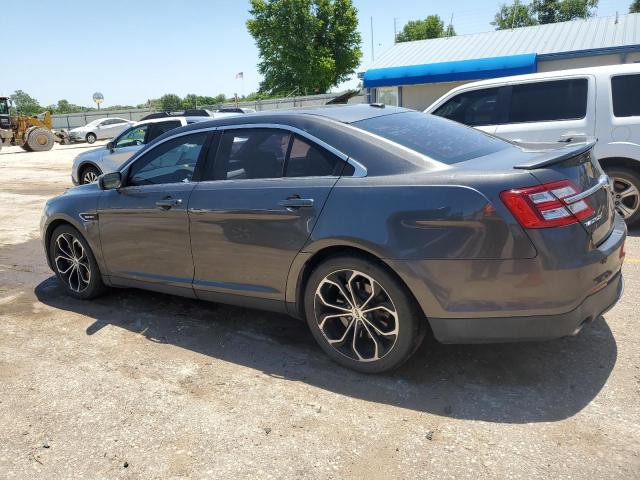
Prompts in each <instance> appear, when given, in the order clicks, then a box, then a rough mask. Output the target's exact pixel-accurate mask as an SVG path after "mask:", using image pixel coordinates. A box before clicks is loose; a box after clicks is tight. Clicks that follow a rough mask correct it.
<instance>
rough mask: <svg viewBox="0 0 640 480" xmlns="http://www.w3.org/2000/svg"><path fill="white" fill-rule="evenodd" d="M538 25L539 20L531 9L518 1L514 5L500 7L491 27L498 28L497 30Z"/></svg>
mask: <svg viewBox="0 0 640 480" xmlns="http://www.w3.org/2000/svg"><path fill="white" fill-rule="evenodd" d="M537 24H538V20H537V19H536V18H535V16H534V15H533V13H532V11H531V7H530V6H529V5H525V4H522V3H520V2H518V1H517V0H516V1H515V2H514V3H513V5H506V4H502V5H500V10H499V11H498V13H496V14H495V16H494V17H493V22H491V25H493V26H494V27H496V30H507V29H509V28H518V27H529V26H531V25H537Z"/></svg>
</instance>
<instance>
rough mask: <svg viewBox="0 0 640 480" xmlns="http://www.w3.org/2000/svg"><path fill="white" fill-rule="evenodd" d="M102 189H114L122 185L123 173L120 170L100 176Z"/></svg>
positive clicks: (99, 180) (99, 183) (99, 184)
mask: <svg viewBox="0 0 640 480" xmlns="http://www.w3.org/2000/svg"><path fill="white" fill-rule="evenodd" d="M98 186H99V187H100V190H113V189H116V188H120V187H121V186H122V174H121V173H120V172H111V173H105V174H103V175H100V176H99V177H98Z"/></svg>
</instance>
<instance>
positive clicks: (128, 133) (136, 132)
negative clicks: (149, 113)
mask: <svg viewBox="0 0 640 480" xmlns="http://www.w3.org/2000/svg"><path fill="white" fill-rule="evenodd" d="M147 128H149V124H146V125H138V126H137V127H131V128H130V129H129V130H125V131H124V132H122V134H121V135H120V136H119V137H118V139H117V140H116V141H115V145H114V147H115V148H122V147H135V146H137V145H144V139H145V135H146V134H147Z"/></svg>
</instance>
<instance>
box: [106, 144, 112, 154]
mask: <svg viewBox="0 0 640 480" xmlns="http://www.w3.org/2000/svg"><path fill="white" fill-rule="evenodd" d="M107 148H108V149H109V152H110V153H113V142H109V143H107Z"/></svg>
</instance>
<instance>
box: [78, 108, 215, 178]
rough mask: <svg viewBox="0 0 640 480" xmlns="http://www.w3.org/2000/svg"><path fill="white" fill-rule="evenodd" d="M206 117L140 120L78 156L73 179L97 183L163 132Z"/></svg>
mask: <svg viewBox="0 0 640 480" xmlns="http://www.w3.org/2000/svg"><path fill="white" fill-rule="evenodd" d="M205 120H211V117H165V118H155V119H153V120H145V121H143V122H138V123H136V124H134V125H133V126H132V127H130V128H128V129H127V130H125V131H124V132H122V133H121V134H120V135H118V136H117V137H116V138H114V139H113V140H112V141H110V142H109V143H107V145H106V146H102V147H98V148H95V149H93V150H89V151H88V152H84V153H81V154H80V155H78V156H77V157H76V158H75V159H74V160H73V167H72V168H71V180H72V181H73V183H74V185H79V184H80V185H82V184H85V183H92V182H95V181H96V180H97V179H98V176H100V175H102V174H103V173H107V172H115V171H116V170H117V169H118V167H120V165H122V164H123V163H124V162H125V161H126V160H128V159H129V158H130V157H131V156H132V155H133V154H134V153H135V152H137V151H138V150H140V149H141V148H142V147H143V146H145V145H146V144H147V143H149V142H150V141H151V140H154V139H156V138H158V137H159V136H160V135H162V134H163V133H165V132H168V131H169V130H173V129H174V128H178V127H183V126H185V125H189V124H191V123H195V122H202V121H205Z"/></svg>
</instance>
